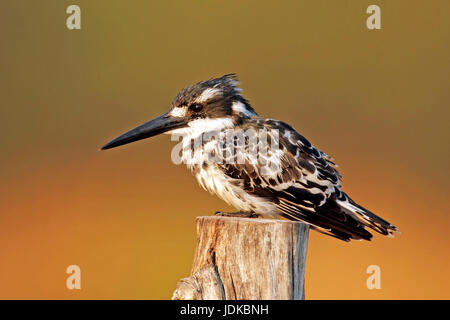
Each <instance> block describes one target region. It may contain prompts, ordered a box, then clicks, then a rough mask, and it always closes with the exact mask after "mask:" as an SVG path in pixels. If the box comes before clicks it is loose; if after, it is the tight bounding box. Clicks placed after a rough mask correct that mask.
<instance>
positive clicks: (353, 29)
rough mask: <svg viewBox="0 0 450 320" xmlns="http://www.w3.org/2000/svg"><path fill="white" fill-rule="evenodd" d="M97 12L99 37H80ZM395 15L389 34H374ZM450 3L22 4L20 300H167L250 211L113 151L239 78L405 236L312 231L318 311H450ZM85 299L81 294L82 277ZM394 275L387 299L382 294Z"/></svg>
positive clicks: (9, 51) (1, 252)
mask: <svg viewBox="0 0 450 320" xmlns="http://www.w3.org/2000/svg"><path fill="white" fill-rule="evenodd" d="M70 4H78V5H80V7H81V10H82V30H79V31H77V30H75V31H69V30H67V29H66V26H65V19H66V17H67V14H66V13H65V11H66V7H67V6H68V5H70ZM370 4H378V5H380V7H381V10H382V29H381V30H375V31H370V30H368V29H367V28H366V25H365V20H366V18H367V16H368V15H367V14H366V13H365V10H366V8H367V6H368V5H370ZM449 9H450V6H449V2H448V1H446V0H444V1H437V0H435V1H406V0H404V1H401V0H396V1H360V0H352V1H349V0H348V1H342V0H339V1H337V0H335V1H284V2H272V1H270V2H269V1H266V2H264V1H220V2H219V1H112V0H96V1H87V0H84V1H80V0H71V1H62V0H47V1H34V0H28V1H25V0H22V1H2V2H1V4H0V12H2V19H0V36H1V39H2V50H1V51H0V64H1V66H0V68H1V72H0V88H1V89H0V90H1V104H0V105H1V108H0V112H1V117H2V124H1V126H0V133H1V137H2V138H1V151H0V153H1V154H0V156H1V157H0V161H1V168H0V178H1V180H0V181H1V182H0V188H1V192H0V213H1V214H0V298H4V299H5V298H7V299H10V298H25V299H29V298H39V299H49V298H60V299H72V298H73V299H79V298H86V299H93V298H106V299H109V298H114V299H122V298H123V299H133V298H137V299H167V298H170V297H171V294H172V292H173V289H174V288H175V285H176V282H177V281H178V279H180V278H181V277H184V276H187V275H188V274H189V271H190V266H191V262H192V257H193V252H194V248H195V226H194V219H195V217H196V216H198V215H209V214H212V213H213V212H214V211H216V210H232V209H231V208H229V207H227V206H226V205H225V203H223V202H222V201H221V200H219V199H217V198H214V197H212V196H210V195H208V194H207V193H206V192H204V191H202V190H201V189H200V187H199V186H197V184H196V182H195V181H194V180H193V178H192V177H191V176H190V173H189V172H188V171H187V170H186V169H185V168H184V167H182V166H176V165H174V164H172V163H171V160H170V151H171V147H172V146H173V145H174V143H172V142H170V139H169V137H168V136H162V137H156V138H153V139H149V140H146V141H143V142H138V143H135V144H132V145H129V146H125V147H121V148H118V149H114V150H110V151H105V152H99V151H98V148H99V147H100V146H101V145H103V144H104V143H106V142H107V141H109V140H110V139H112V138H114V137H116V136H117V135H118V134H121V133H122V132H124V131H125V130H127V129H130V128H132V127H134V126H136V125H138V124H140V123H142V122H144V121H146V120H149V119H151V118H153V117H154V116H156V115H159V114H161V113H162V112H164V111H165V110H166V109H168V106H169V103H170V102H171V100H172V98H173V97H174V95H175V94H176V93H177V91H178V90H179V89H181V88H182V87H183V86H185V85H188V84H191V83H194V82H196V81H199V80H204V79H208V78H210V77H214V76H220V75H222V74H225V73H230V72H236V73H238V75H239V76H240V78H241V80H242V87H243V89H244V95H245V96H246V97H247V98H248V99H249V100H250V102H251V103H252V105H253V106H254V108H255V109H256V110H257V111H258V112H259V113H260V114H261V115H263V116H267V117H272V118H276V119H280V120H285V121H287V122H289V123H290V124H291V125H293V126H294V127H295V128H297V129H298V130H299V131H300V132H301V133H302V134H304V135H305V136H306V137H307V138H308V139H309V140H310V141H312V143H314V144H315V145H316V146H317V147H319V148H320V149H322V150H323V151H325V152H326V153H328V154H330V155H332V156H334V157H335V159H336V161H337V163H338V164H339V165H340V171H341V173H342V174H343V176H344V190H346V192H348V193H349V194H350V195H351V196H352V197H353V198H354V199H355V200H356V201H358V202H359V203H360V204H362V205H364V206H366V207H368V208H370V209H371V210H373V211H374V212H376V213H378V214H380V215H381V216H382V217H384V218H386V219H388V220H389V221H390V222H392V223H394V224H395V225H396V226H398V227H399V228H400V230H401V231H402V234H401V235H399V236H396V238H394V239H388V238H384V237H382V236H378V235H376V236H375V237H374V239H373V241H372V242H371V243H368V242H351V243H344V242H341V241H338V240H335V239H333V238H329V237H326V236H323V235H321V234H318V233H316V232H311V236H310V242H309V248H308V259H307V271H306V297H307V299H448V298H450V294H449V293H450V289H449V288H450V279H449V269H450V259H449V258H450V257H449V244H450V240H449V227H450V225H449V222H450V217H449V210H448V194H449V187H448V181H449V147H448V144H449V115H450V112H449V102H450V90H449V80H448V79H449V78H448V77H449V73H450V65H449V61H450V60H449V57H450V50H449V49H450V47H449V46H450V41H449V40H450V37H449V35H450V20H449V19H448V17H449V15H448V13H449ZM71 264H76V265H79V266H80V267H81V272H82V289H81V290H79V291H77V290H74V291H70V290H68V289H66V286H65V281H66V277H67V275H66V273H65V270H66V268H67V266H68V265H71ZM371 264H375V265H379V266H380V268H381V286H382V289H381V290H368V289H367V287H366V279H367V277H368V275H367V274H366V268H367V266H369V265H371Z"/></svg>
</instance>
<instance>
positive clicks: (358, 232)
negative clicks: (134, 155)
mask: <svg viewBox="0 0 450 320" xmlns="http://www.w3.org/2000/svg"><path fill="white" fill-rule="evenodd" d="M237 85H238V81H237V78H236V76H235V75H225V76H223V77H221V78H217V79H211V80H208V81H203V82H199V83H197V84H195V85H193V86H189V87H187V88H185V89H183V90H182V91H181V92H180V93H179V94H178V95H177V96H176V98H175V99H174V101H173V102H172V106H171V108H170V110H169V111H168V112H167V113H165V114H163V115H161V116H160V117H158V118H156V119H154V120H151V121H149V122H147V123H145V124H143V125H141V126H139V127H137V128H136V129H133V130H131V131H129V132H127V133H125V134H123V135H122V136H120V137H118V138H116V139H114V140H113V141H111V142H110V143H108V144H106V145H105V146H104V147H103V148H102V149H109V148H113V147H116V146H119V145H122V144H126V143H130V142H133V141H136V140H140V139H144V138H147V137H151V136H154V135H156V134H160V133H171V134H179V135H182V136H183V146H184V147H183V151H184V152H182V158H183V159H182V160H184V162H185V163H187V166H188V167H189V168H190V169H191V171H192V172H193V174H194V176H195V177H196V179H197V180H198V182H199V184H200V185H201V186H202V187H203V188H204V189H206V190H208V191H209V192H211V193H213V194H215V195H217V196H218V197H220V198H221V199H223V200H224V201H226V202H227V203H228V204H230V205H232V206H234V207H235V208H236V209H237V210H239V211H240V212H247V213H256V214H262V215H270V216H277V215H278V216H282V217H285V218H288V219H291V220H298V221H302V222H305V223H308V224H309V225H310V226H311V227H312V228H313V229H315V230H317V231H319V232H322V233H324V234H327V235H330V236H333V237H336V238H338V239H341V240H345V241H349V240H350V239H364V240H370V239H371V238H372V234H371V233H370V232H369V231H368V230H367V229H366V228H369V229H372V230H374V231H376V232H378V233H381V234H383V235H388V236H391V235H392V234H393V232H395V231H398V230H397V228H396V227H394V226H393V225H392V224H390V223H389V222H387V221H386V220H384V219H382V218H380V217H378V216H377V215H375V214H373V213H372V212H370V211H369V210H367V209H365V208H363V207H361V206H360V205H358V204H356V203H355V202H354V201H353V200H352V199H351V198H350V197H349V196H348V195H347V194H345V193H344V192H343V191H342V190H341V183H340V178H341V176H340V175H339V173H338V171H337V169H336V165H335V163H334V162H333V159H332V158H331V157H329V156H328V155H326V154H325V153H323V152H321V151H320V150H318V149H317V148H315V147H314V146H312V145H311V143H310V142H309V141H308V140H307V139H305V138H304V137H303V136H302V135H300V134H299V133H298V132H297V131H295V130H294V129H293V128H292V127H291V126H290V125H288V124H286V123H284V122H281V121H277V120H273V119H266V118H262V117H259V116H258V115H257V114H256V112H255V111H254V109H253V108H252V107H251V106H250V104H249V103H248V101H247V100H245V99H244V98H243V97H242V95H241V90H240V89H239V88H238V86H237ZM249 129H251V130H255V131H260V130H265V132H267V133H268V139H269V140H272V139H277V141H278V144H277V147H278V148H277V149H276V150H275V149H273V150H272V149H270V148H269V149H268V151H267V153H266V154H264V155H263V156H262V157H264V158H265V159H266V160H268V161H269V162H270V163H272V164H274V167H275V168H276V170H275V169H274V170H272V171H271V170H267V167H265V172H262V167H261V166H260V165H259V162H258V159H257V158H255V152H250V149H249V143H248V141H247V140H245V142H244V143H243V144H237V143H235V145H234V147H235V148H236V149H239V150H237V151H238V152H236V153H234V154H232V155H231V157H237V156H238V155H239V156H240V157H241V158H240V159H239V160H240V161H237V159H229V158H228V159H227V161H221V162H218V161H211V153H214V152H218V153H221V154H222V155H223V154H226V152H227V150H225V144H224V143H222V144H221V143H219V142H220V141H222V140H224V139H225V138H226V137H227V136H226V135H228V134H230V132H231V133H233V132H237V131H239V132H242V131H246V130H249ZM273 132H276V133H277V136H276V137H275V136H273ZM208 133H215V137H216V138H215V139H211V140H208V141H203V142H201V143H200V144H197V145H195V143H193V142H194V141H195V139H198V138H199V137H200V136H202V135H205V134H208ZM222 142H223V141H222ZM221 148H223V150H222V149H221ZM188 149H190V151H191V153H189V152H186V151H188ZM196 149H201V150H196ZM197 151H203V152H197ZM204 151H208V152H204ZM253 151H254V150H253ZM188 156H189V157H191V159H187V158H186V157H188ZM256 156H257V157H260V156H261V155H260V154H256ZM192 157H193V158H194V161H192ZM189 160H191V161H189ZM230 160H231V161H230Z"/></svg>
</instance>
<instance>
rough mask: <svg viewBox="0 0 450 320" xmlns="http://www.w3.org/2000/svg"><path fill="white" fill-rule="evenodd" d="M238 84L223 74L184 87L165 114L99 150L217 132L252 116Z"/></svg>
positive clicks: (234, 77)
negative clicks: (175, 135)
mask: <svg viewBox="0 0 450 320" xmlns="http://www.w3.org/2000/svg"><path fill="white" fill-rule="evenodd" d="M238 83H239V82H238V80H237V77H236V75H234V74H227V75H224V76H223V77H220V78H216V79H211V80H207V81H202V82H199V83H197V84H195V85H192V86H189V87H186V88H184V89H182V90H181V91H180V92H179V93H178V94H177V96H176V97H175V99H174V100H173V102H172V105H171V107H170V109H169V111H167V112H166V113H164V114H162V115H160V116H159V117H156V118H155V119H153V120H150V121H148V122H146V123H144V124H143V125H140V126H139V127H136V128H134V129H132V130H130V131H128V132H126V133H124V134H123V135H121V136H119V137H117V138H116V139H114V140H112V141H110V142H108V143H107V144H106V145H104V146H103V147H102V150H105V149H111V148H114V147H118V146H121V145H124V144H127V143H131V142H134V141H138V140H142V139H146V138H149V137H153V136H155V135H158V134H161V133H174V132H183V131H185V130H196V131H203V132H205V131H208V130H220V129H223V128H226V127H232V126H233V125H235V124H236V123H239V121H245V119H248V118H251V117H253V116H256V113H255V111H254V110H253V108H252V107H251V106H250V105H249V103H248V102H247V100H245V99H244V98H243V97H242V96H241V94H240V92H241V89H240V88H239V87H238V86H237V85H238Z"/></svg>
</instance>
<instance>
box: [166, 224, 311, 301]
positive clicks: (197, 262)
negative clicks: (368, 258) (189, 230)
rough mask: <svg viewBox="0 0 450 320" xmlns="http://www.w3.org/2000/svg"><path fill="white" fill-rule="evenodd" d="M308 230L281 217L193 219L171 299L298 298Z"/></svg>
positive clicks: (300, 296) (303, 295) (300, 297)
mask: <svg viewBox="0 0 450 320" xmlns="http://www.w3.org/2000/svg"><path fill="white" fill-rule="evenodd" d="M308 230H309V227H308V225H306V224H303V223H299V222H293V221H287V220H275V219H255V218H252V219H250V218H234V217H233V218H230V217H219V216H209V217H197V247H196V250H195V257H194V263H193V265H192V270H191V276H190V277H188V278H183V279H181V280H180V281H179V282H178V284H177V288H176V290H175V292H174V293H173V296H172V299H174V300H236V299H237V300H262V299H267V300H272V299H282V300H290V299H292V300H300V299H304V298H305V291H304V275H305V259H306V248H307V244H308Z"/></svg>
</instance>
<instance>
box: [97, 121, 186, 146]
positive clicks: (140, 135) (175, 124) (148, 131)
mask: <svg viewBox="0 0 450 320" xmlns="http://www.w3.org/2000/svg"><path fill="white" fill-rule="evenodd" d="M187 122H188V121H187V119H186V118H185V117H172V116H170V115H169V114H168V113H167V112H166V113H164V114H162V115H160V116H159V117H157V118H155V119H153V120H150V121H149V122H146V123H144V124H143V125H140V126H139V127H137V128H134V129H132V130H130V131H128V132H126V133H124V134H123V135H121V136H119V137H117V138H115V139H114V140H112V141H110V142H108V143H107V144H105V145H104V146H103V147H102V148H101V150H106V149H111V148H115V147H118V146H121V145H124V144H127V143H131V142H134V141H138V140H142V139H146V138H150V137H153V136H156V135H158V134H161V133H164V132H167V131H170V130H174V129H177V128H182V127H185V126H186V125H187Z"/></svg>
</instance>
